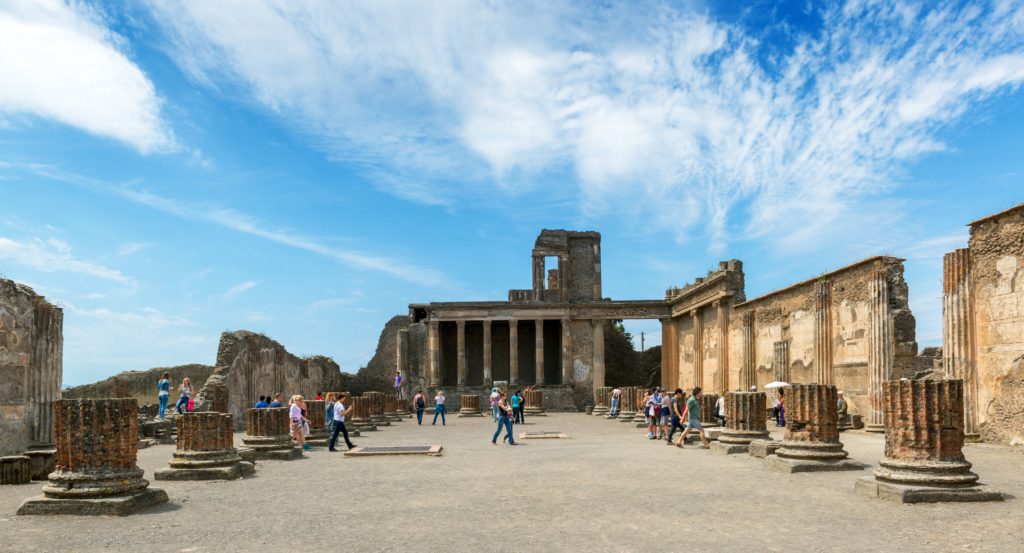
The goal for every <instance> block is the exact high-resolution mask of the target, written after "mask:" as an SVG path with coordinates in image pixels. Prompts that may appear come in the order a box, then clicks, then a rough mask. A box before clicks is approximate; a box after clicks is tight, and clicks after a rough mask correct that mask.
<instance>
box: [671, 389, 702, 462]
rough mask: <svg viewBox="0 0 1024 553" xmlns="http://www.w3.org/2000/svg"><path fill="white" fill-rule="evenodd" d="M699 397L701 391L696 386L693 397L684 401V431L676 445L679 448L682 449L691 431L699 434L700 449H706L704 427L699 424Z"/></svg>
mask: <svg viewBox="0 0 1024 553" xmlns="http://www.w3.org/2000/svg"><path fill="white" fill-rule="evenodd" d="M700 396H701V389H700V386H697V387H695V388H694V389H693V395H691V396H690V399H688V400H686V417H687V421H686V430H683V435H682V436H680V437H679V442H678V443H677V444H676V445H677V446H679V447H683V444H684V443H686V437H687V436H689V435H690V431H691V430H696V431H698V432H700V442H701V448H702V449H707V448H708V438H707V436H705V435H704V427H703V426H701V424H700Z"/></svg>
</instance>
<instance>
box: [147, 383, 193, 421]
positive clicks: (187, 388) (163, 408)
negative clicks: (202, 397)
mask: <svg viewBox="0 0 1024 553" xmlns="http://www.w3.org/2000/svg"><path fill="white" fill-rule="evenodd" d="M171 385H172V384H171V373H168V372H165V373H164V374H162V375H160V380H158V381H157V383H156V395H157V400H158V401H159V402H160V407H159V412H158V413H157V416H158V417H159V418H161V419H164V418H166V415H167V401H168V399H169V398H170V396H171ZM194 409H195V401H194V400H193V399H192V381H191V380H189V379H188V377H187V376H186V377H185V378H182V379H181V384H179V385H178V403H176V404H175V405H174V410H175V411H177V412H178V414H179V415H180V414H182V413H184V412H185V411H192V410H194Z"/></svg>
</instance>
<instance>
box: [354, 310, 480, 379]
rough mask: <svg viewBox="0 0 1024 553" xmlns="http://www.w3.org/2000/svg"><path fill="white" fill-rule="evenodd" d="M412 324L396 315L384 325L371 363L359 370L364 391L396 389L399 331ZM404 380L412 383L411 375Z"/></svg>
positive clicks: (404, 376)
mask: <svg viewBox="0 0 1024 553" xmlns="http://www.w3.org/2000/svg"><path fill="white" fill-rule="evenodd" d="M411 324H412V320H411V319H410V318H409V316H408V315H395V316H394V317H391V319H390V320H388V322H387V323H386V324H385V325H384V329H383V330H381V332H380V337H379V338H378V339H377V350H376V351H375V352H374V354H373V357H372V358H370V362H369V363H367V364H366V366H365V367H363V368H361V369H359V374H358V376H357V381H358V383H359V386H360V387H362V388H363V389H364V390H363V391H391V390H392V389H393V388H394V385H395V371H396V370H398V331H400V330H403V329H407V328H409V326H410V325H411ZM481 332H482V331H481ZM406 349H407V350H408V349H411V348H406ZM481 355H482V353H481ZM402 378H404V379H406V381H407V382H410V381H409V375H405V374H403V375H402ZM414 380H415V379H414ZM410 383H412V382H410Z"/></svg>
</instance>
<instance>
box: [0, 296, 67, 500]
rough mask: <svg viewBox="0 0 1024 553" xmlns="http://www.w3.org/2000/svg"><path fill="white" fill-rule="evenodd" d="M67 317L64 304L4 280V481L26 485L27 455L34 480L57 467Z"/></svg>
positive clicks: (0, 405) (0, 412)
mask: <svg viewBox="0 0 1024 553" xmlns="http://www.w3.org/2000/svg"><path fill="white" fill-rule="evenodd" d="M63 320H64V313H63V311H62V310H61V308H59V307H56V306H54V305H52V304H50V303H49V302H47V301H46V298H44V297H42V296H40V295H38V294H36V293H35V292H34V291H33V290H32V289H31V288H29V287H28V286H25V285H22V284H18V283H15V282H13V281H10V280H6V279H0V458H2V460H0V466H2V467H5V468H4V470H0V484H18V483H23V480H24V469H23V467H24V465H25V462H26V461H25V458H27V459H28V463H29V467H30V468H29V472H30V475H31V477H32V478H33V479H35V480H43V479H45V478H46V476H47V475H48V474H49V473H50V472H51V471H52V470H53V468H54V463H55V459H56V454H57V452H56V449H55V446H54V436H53V424H54V418H53V417H54V415H53V413H54V404H55V403H56V401H57V400H59V399H60V388H61V377H62V374H63V349H64V338H63V333H62V332H63ZM9 457H10V458H9Z"/></svg>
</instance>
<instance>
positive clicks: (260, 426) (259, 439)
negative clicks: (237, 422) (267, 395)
mask: <svg viewBox="0 0 1024 553" xmlns="http://www.w3.org/2000/svg"><path fill="white" fill-rule="evenodd" d="M247 415H248V416H247V421H246V422H247V423H248V424H247V425H246V432H245V436H244V437H243V438H242V443H243V444H245V446H246V447H248V448H250V449H252V450H253V452H254V455H253V456H254V458H256V459H275V460H280V461H289V460H292V459H298V458H299V457H302V449H301V448H297V447H295V442H293V441H292V437H291V434H290V428H291V424H290V421H289V420H288V408H287V407H274V408H267V409H249V411H248V413H247Z"/></svg>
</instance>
